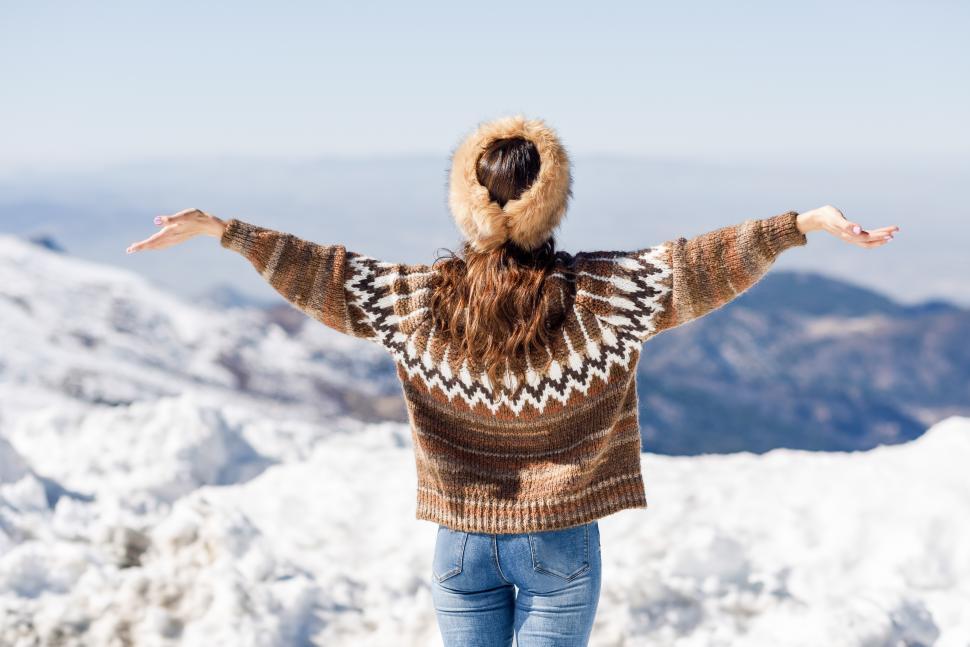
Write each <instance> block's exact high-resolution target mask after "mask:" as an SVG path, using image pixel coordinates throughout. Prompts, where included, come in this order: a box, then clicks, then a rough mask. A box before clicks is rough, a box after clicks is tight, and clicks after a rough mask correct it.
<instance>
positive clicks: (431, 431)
mask: <svg viewBox="0 0 970 647" xmlns="http://www.w3.org/2000/svg"><path fill="white" fill-rule="evenodd" d="M796 216H797V212H795V211H788V212H786V213H783V214H779V215H776V216H773V217H770V218H764V219H757V220H756V219H749V220H745V221H744V222H742V223H740V224H737V225H732V226H727V227H723V228H720V229H717V230H714V231H711V232H708V233H705V234H701V235H699V236H696V237H694V238H691V239H689V240H688V239H686V238H683V237H681V238H679V239H676V240H671V241H667V242H664V243H662V244H659V245H655V246H653V247H644V248H640V249H633V250H630V251H592V252H578V253H576V254H570V253H567V252H562V251H560V252H558V254H557V257H556V267H555V271H554V272H553V273H551V274H550V275H549V277H548V278H547V280H546V282H545V285H544V288H543V289H548V290H554V291H555V292H557V293H558V296H559V298H558V299H556V301H557V302H558V303H560V304H561V308H562V311H561V312H560V313H558V314H559V315H560V318H558V320H560V321H561V322H562V324H561V327H560V328H559V329H558V330H557V334H556V335H555V336H554V339H553V341H552V343H551V344H550V345H549V346H548V347H547V348H545V349H544V352H542V353H539V354H533V355H532V356H523V357H521V358H509V361H510V362H518V364H517V365H516V366H517V367H518V368H519V369H522V373H521V374H524V375H526V376H527V379H526V380H525V381H524V382H523V383H521V384H516V383H515V380H514V377H512V375H513V373H511V372H508V371H507V372H506V383H507V384H510V385H511V386H512V389H511V392H502V393H500V394H499V395H497V396H496V395H493V393H492V390H491V389H490V388H489V383H488V378H487V376H486V375H485V374H484V372H483V370H482V367H481V366H478V365H476V364H475V362H474V361H473V360H472V359H471V358H468V357H463V356H462V355H461V354H460V353H459V352H456V349H458V348H460V345H458V344H452V343H451V341H452V340H450V339H448V338H447V336H445V335H443V334H441V331H440V330H439V331H436V330H435V328H434V324H433V320H432V319H431V317H430V310H429V303H430V297H431V289H432V284H433V280H434V275H435V269H434V268H433V266H431V265H425V264H416V265H406V264H402V263H388V262H382V261H379V260H376V259H374V258H370V257H368V256H364V255H362V254H358V253H355V252H352V251H348V250H347V249H346V248H345V247H344V246H343V245H340V244H317V243H313V242H310V241H307V240H303V239H300V238H298V237H296V236H294V235H292V234H287V233H282V232H279V231H275V230H272V229H268V228H264V227H260V226H257V225H254V224H250V223H247V222H244V221H242V220H238V219H232V220H229V221H228V223H227V227H226V229H225V232H224V234H223V236H222V238H221V241H220V242H221V245H222V246H223V247H226V248H228V249H231V250H235V251H237V252H239V253H240V254H242V255H243V256H244V257H246V258H247V259H248V260H249V261H250V262H251V263H252V265H253V266H254V267H255V268H256V270H257V271H258V272H259V273H260V274H261V275H262V277H263V278H264V279H265V280H266V281H267V282H268V283H269V284H270V285H271V286H272V287H273V288H274V289H275V290H276V291H277V292H279V293H280V294H281V295H282V296H283V297H284V298H285V299H286V300H287V301H289V302H290V303H291V304H293V305H294V306H295V307H297V308H299V309H300V310H302V311H303V312H304V313H306V314H307V315H309V316H310V317H312V318H314V319H316V320H317V321H320V322H321V323H323V324H325V325H327V326H330V327H332V328H334V329H336V330H338V331H340V332H343V333H346V334H348V335H352V336H354V337H359V338H362V339H367V340H370V341H373V342H375V343H377V344H380V345H381V346H382V347H383V348H385V349H387V350H388V351H389V352H390V354H391V356H392V357H393V359H394V362H395V364H396V366H397V374H398V377H399V378H400V381H401V384H402V388H403V394H404V398H405V401H406V403H407V410H408V415H409V420H410V424H411V430H412V437H413V440H414V450H415V461H416V466H417V485H418V491H417V514H416V516H417V518H418V519H425V520H428V521H432V522H435V523H439V524H442V525H444V526H448V527H450V528H452V529H455V530H461V531H466V532H477V533H526V532H539V531H545V530H554V529H559V528H565V527H569V526H576V525H581V524H584V523H588V522H590V521H592V520H595V519H598V518H601V517H604V516H606V515H609V514H612V513H614V512H618V511H620V510H623V509H626V508H645V507H647V500H646V493H645V489H644V483H643V478H642V475H641V470H640V449H641V447H640V427H639V421H638V396H637V389H636V379H635V375H636V368H637V361H638V359H639V355H640V350H641V345H642V344H643V342H645V341H646V340H648V339H650V338H651V337H653V336H654V335H656V334H658V333H660V332H662V331H664V330H666V329H669V328H673V327H675V326H679V325H681V324H683V323H686V322H688V321H691V320H693V319H696V318H698V317H701V316H703V315H705V314H707V313H709V312H711V311H712V310H714V309H716V308H719V307H721V306H723V305H725V304H726V303H728V302H729V301H731V300H732V299H734V298H735V297H737V296H738V295H740V294H741V293H742V292H744V291H745V290H747V289H748V288H749V287H751V286H752V285H754V283H755V282H757V281H758V280H759V279H760V278H761V277H762V276H763V275H764V274H765V273H766V272H767V270H768V269H769V267H770V266H771V264H772V263H773V262H774V260H775V258H776V257H777V256H778V254H779V253H781V252H782V251H783V250H785V249H787V248H789V247H792V246H796V245H804V244H806V243H807V238H806V236H805V234H803V233H802V232H801V231H799V229H798V228H797V226H796V220H795V218H796Z"/></svg>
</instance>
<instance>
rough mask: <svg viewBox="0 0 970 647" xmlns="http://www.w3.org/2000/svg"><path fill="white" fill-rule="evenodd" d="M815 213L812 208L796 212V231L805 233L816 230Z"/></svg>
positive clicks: (816, 219)
mask: <svg viewBox="0 0 970 647" xmlns="http://www.w3.org/2000/svg"><path fill="white" fill-rule="evenodd" d="M817 215H818V214H816V213H815V211H814V210H812V211H805V212H802V213H800V214H798V215H797V216H796V217H795V226H796V227H798V231H800V232H802V233H803V234H807V233H808V232H810V231H815V230H817V229H818V228H819V226H818V218H817V217H816V216H817Z"/></svg>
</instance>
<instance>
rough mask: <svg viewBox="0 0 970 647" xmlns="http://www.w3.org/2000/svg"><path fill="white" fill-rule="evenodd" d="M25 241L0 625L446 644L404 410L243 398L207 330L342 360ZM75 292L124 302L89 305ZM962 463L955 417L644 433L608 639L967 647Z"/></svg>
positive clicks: (6, 402) (351, 350)
mask: <svg viewBox="0 0 970 647" xmlns="http://www.w3.org/2000/svg"><path fill="white" fill-rule="evenodd" d="M5 244H6V245H7V247H6V248H5V247H4V246H3V245H5ZM17 245H19V243H13V242H11V241H9V240H6V239H3V238H2V237H0V314H2V318H0V335H2V337H0V339H2V342H0V343H2V346H0V406H2V407H3V409H2V411H0V413H2V414H3V415H2V417H0V645H3V646H4V647H7V646H8V645H10V646H20V645H24V646H26V645H32V646H33V645H63V646H73V645H78V646H80V645H84V646H85V647H88V646H101V645H135V646H140V645H151V646H156V645H157V646H166V645H188V646H195V645H198V646H207V647H208V646H210V645H234V646H235V645H239V646H247V645H253V646H256V645H287V646H288V645H327V646H330V645H355V646H356V645H388V646H395V647H396V646H398V645H421V646H425V645H440V644H441V642H440V638H439V636H438V632H437V626H436V624H435V619H434V611H433V607H432V603H431V596H430V588H429V583H430V580H429V578H430V567H431V554H432V549H433V544H434V537H435V526H434V525H433V524H430V523H428V522H424V521H417V520H415V519H414V509H415V501H414V497H415V468H414V457H413V453H412V446H411V436H410V431H409V429H408V428H407V426H406V425H404V424H398V423H384V424H365V423H363V422H359V421H356V420H353V419H351V418H348V417H344V416H340V415H334V416H331V417H328V418H327V422H326V423H320V422H319V421H308V417H307V409H306V408H304V407H293V408H287V407H285V406H282V407H280V406H277V407H270V406H268V404H267V402H266V401H262V400H256V399H254V398H253V397H249V396H247V397H243V396H237V395H234V394H233V390H232V389H231V388H230V387H231V384H230V382H231V379H230V378H231V376H230V375H228V374H226V373H223V372H221V369H220V368H219V367H220V366H221V364H219V363H217V362H213V361H211V360H206V359H205V357H206V355H205V354H206V353H210V354H211V353H212V351H211V350H207V348H208V347H207V346H206V344H216V343H218V344H222V346H221V348H223V349H224V348H225V347H226V345H227V344H230V343H231V344H234V345H237V346H238V345H239V342H238V336H240V335H242V336H243V337H245V338H246V339H248V340H249V341H248V342H247V348H250V349H253V348H255V349H261V350H262V352H271V353H272V354H273V357H272V358H266V359H252V360H250V361H251V362H252V363H253V366H255V367H256V369H258V368H259V366H266V370H267V371H270V372H274V371H275V372H277V373H278V374H280V375H282V374H283V373H284V370H285V368H286V367H287V366H288V365H289V364H292V365H293V366H295V367H297V368H298V370H297V376H295V377H294V376H292V375H288V376H286V377H285V378H281V379H287V380H289V381H291V382H293V381H296V380H299V379H300V376H303V377H304V379H309V376H314V377H316V378H319V379H325V378H326V376H327V372H328V371H339V366H340V364H339V363H336V362H329V360H328V362H329V363H324V364H323V365H320V364H318V363H317V362H316V361H310V360H308V359H307V354H306V349H305V348H303V347H302V346H301V345H300V344H303V343H307V344H309V343H310V342H302V341H300V340H297V341H293V340H290V339H285V338H283V337H278V338H276V339H275V340H274V341H272V342H266V341H261V340H259V339H258V338H256V336H255V333H252V332H247V333H242V332H238V333H237V332H235V331H236V327H239V328H246V327H245V326H242V325H241V324H239V325H238V326H237V324H235V323H233V322H232V321H231V320H228V319H213V318H211V317H210V315H209V314H208V313H203V312H202V311H200V310H197V309H193V308H192V307H191V306H190V305H189V304H185V303H181V302H177V301H175V300H165V299H170V297H165V296H164V295H156V294H155V293H151V294H150V295H149V296H150V297H151V299H147V300H146V299H144V298H142V296H140V295H142V293H143V291H144V290H145V289H148V288H146V287H145V285H144V284H141V283H137V282H134V283H132V281H134V279H132V278H131V277H130V276H128V275H126V274H125V273H118V274H116V275H112V276H108V275H106V274H97V272H96V271H95V269H92V268H91V267H89V266H82V265H77V266H76V267H75V266H72V265H70V264H71V263H74V262H75V261H73V260H72V259H57V258H53V255H50V254H49V253H47V252H43V251H40V250H38V251H37V252H36V253H34V252H33V251H32V250H29V249H27V248H22V247H18V246H17ZM11 250H13V251H11ZM5 253H6V258H7V259H8V261H9V259H10V258H13V257H15V258H16V262H13V261H11V262H8V263H6V264H4V262H3V260H4V258H5V257H4V254H5ZM17 254H20V256H16V255H17ZM58 263H64V264H66V265H63V266H58V265H57V264H58ZM25 267H26V268H27V269H24V268H25ZM15 268H19V269H15ZM52 268H53V269H52ZM72 268H73V269H74V270H76V271H74V272H73V273H72V277H71V279H70V280H68V279H61V280H63V281H66V285H67V286H68V287H65V288H55V287H52V286H51V285H48V283H50V280H49V277H50V276H51V275H49V274H48V273H49V272H52V271H53V270H57V274H59V275H63V273H64V271H65V269H72ZM85 268H87V269H85ZM105 271H107V270H105ZM15 272H20V274H17V275H16V276H14V274H15ZM85 272H89V273H88V274H85ZM90 272H94V273H95V274H97V276H94V275H93V274H90ZM115 272H116V271H115ZM11 277H13V278H14V279H16V280H15V281H13V282H12V283H11V282H9V281H7V282H4V281H3V280H2V279H5V278H6V279H9V278H11ZM45 277H46V278H45ZM79 277H80V278H79ZM75 279H76V281H75V283H74V284H73V288H71V285H72V284H71V281H72V280H75ZM18 281H19V282H18ZM25 281H34V282H35V283H37V284H38V285H39V287H38V289H28V286H26V285H25V284H24V282H25ZM85 282H86V283H85ZM97 282H101V283H102V284H103V289H102V290H100V291H99V290H95V289H94V288H90V290H91V292H90V293H87V294H85V293H83V290H82V289H81V288H79V287H78V285H89V286H90V285H93V284H94V283H97ZM119 286H121V287H119ZM16 290H19V292H16ZM45 290H47V292H46V293H45ZM57 290H61V291H60V292H58V291H57ZM103 290H112V291H114V292H112V294H114V295H115V296H114V297H112V300H111V301H109V302H104V301H99V299H101V298H102V296H103ZM72 291H73V292H74V293H75V295H79V296H76V297H75V295H72V294H69V292H72ZM45 294H46V296H45ZM99 295H102V296H99ZM119 295H120V296H119ZM82 297H83V299H82ZM74 298H77V299H79V300H83V301H86V302H89V303H91V302H93V303H96V304H97V303H101V304H102V305H101V306H98V307H107V306H104V304H105V303H111V304H114V305H112V306H111V308H109V309H107V310H101V311H100V313H99V311H98V310H97V308H95V309H94V310H91V309H89V310H87V311H86V312H85V313H81V312H78V313H77V314H76V315H75V316H74V318H73V319H72V318H70V317H69V316H67V315H66V314H65V310H68V311H69V310H70V309H71V308H72V303H73V302H71V301H70V300H71V299H74ZM132 304H134V305H132ZM122 308H124V309H126V311H127V312H128V313H129V314H127V315H124V316H123V317H122V316H121V315H118V314H117V312H118V311H119V310H120V309H122ZM112 313H115V314H112ZM132 313H142V314H141V315H133V314H132ZM173 313H174V314H173ZM212 316H213V317H214V316H215V315H212ZM225 316H229V315H225ZM233 316H237V315H233ZM238 316H243V315H238ZM112 317H115V323H114V324H111V325H110V326H109V325H108V324H107V323H105V322H110V321H112ZM132 317H134V318H135V319H139V320H142V323H143V324H145V325H153V326H154V330H155V331H156V334H157V335H159V338H158V341H157V342H155V343H156V344H157V345H158V348H155V349H152V348H148V347H146V345H145V344H144V340H141V341H139V336H138V334H137V333H132V332H128V333H125V332H124V330H125V328H126V327H127V326H128V325H129V323H130V322H131V321H132ZM179 321H181V322H182V323H181V324H179V323H177V322H179ZM59 322H60V323H59ZM72 322H73V323H72ZM152 322H154V323H152ZM173 322H175V323H173ZM180 326H181V327H180ZM119 328H120V330H119ZM315 328H323V327H322V326H316V327H315ZM31 330H33V331H35V332H36V338H35V336H32V335H31V334H30V331H31ZM71 330H75V331H78V332H77V334H74V335H69V334H68V333H69V332H70V331H71ZM247 330H248V328H247ZM206 331H207V332H206ZM213 331H214V332H213ZM265 332H266V334H268V335H271V336H272V335H277V334H278V331H276V329H272V328H271V329H270V330H269V331H265ZM85 334H86V335H87V337H85V336H84V335H85ZM233 335H235V336H233ZM246 335H248V337H247V336H246ZM92 337H94V338H95V339H96V340H97V341H94V342H92V341H91V338H92ZM38 338H39V342H38ZM147 338H148V339H149V340H150V339H151V336H150V335H148V336H147ZM71 340H74V341H71ZM193 340H195V341H193ZM330 343H331V340H329V339H327V340H323V341H321V340H315V341H313V342H312V344H313V348H314V349H315V352H316V353H317V354H319V352H320V351H322V352H323V353H324V354H325V355H327V357H329V358H333V357H341V358H346V357H349V356H352V355H354V354H355V353H357V352H359V351H358V349H359V346H341V345H340V344H341V343H342V342H340V341H338V340H334V341H333V345H332V346H329V345H328V344H330ZM58 344H61V346H60V347H58ZM71 344H73V346H72V345H71ZM91 344H94V346H93V347H92V346H91ZM260 344H272V345H271V346H269V347H266V346H260ZM52 345H53V346H52ZM179 346H185V347H186V348H187V350H185V349H183V350H182V351H181V352H182V353H183V355H180V356H170V355H168V354H167V353H168V350H167V349H168V348H176V347H179ZM98 349H100V350H98ZM172 352H179V351H172ZM72 353H73V355H72ZM257 354H258V353H257ZM364 360H366V361H371V359H370V358H369V356H365V357H364V358H363V360H362V361H364ZM341 361H343V360H341ZM258 362H263V364H258ZM84 363H87V365H88V367H89V369H88V370H87V371H86V372H85V373H84V375H85V376H86V377H85V380H86V381H82V383H83V388H80V387H79V390H78V391H76V392H75V391H65V389H64V388H62V387H63V382H62V381H61V379H62V378H63V377H64V376H65V375H68V374H70V373H71V371H76V369H77V366H79V365H82V364H84ZM139 364H144V365H145V366H150V367H154V369H153V370H154V372H152V371H149V370H147V369H146V371H145V372H140V371H138V370H136V369H137V367H138V365H139ZM335 367H336V368H335ZM348 370H351V369H348ZM116 372H117V373H118V377H117V379H116V380H115V381H114V382H112V381H111V376H112V375H113V374H115V373H116ZM196 374H198V375H202V376H203V377H202V378H201V379H199V380H194V378H193V376H194V375H196ZM252 379H255V380H259V379H260V378H259V376H254V377H253V378H252ZM361 379H362V378H361ZM362 381H364V382H366V380H363V379H362ZM223 382H224V383H225V384H224V385H223ZM267 388H268V387H267ZM361 388H363V389H366V385H364V386H362V387H361ZM156 390H157V391H158V392H157V393H156V392H155V391H156ZM92 393H93V394H96V395H97V394H101V395H103V396H104V397H100V396H99V397H86V396H90V395H91V394H92ZM125 394H128V395H132V396H136V397H132V398H131V401H130V402H120V403H119V400H124V399H125V397H123V396H125ZM321 406H322V410H323V411H327V410H328V409H327V407H328V406H329V405H327V404H326V403H324V404H323V405H321ZM334 410H335V411H336V410H337V408H336V407H335V408H334ZM317 411H319V410H317ZM968 465H970V418H958V417H953V418H950V419H948V420H946V421H943V422H941V423H939V424H937V425H935V426H934V427H932V428H931V429H929V430H928V431H927V433H926V434H925V435H924V436H922V437H921V438H919V439H917V440H916V441H913V442H911V443H908V444H905V445H894V446H885V447H880V448H877V449H875V450H872V451H868V452H858V453H809V452H799V451H792V450H775V451H772V452H769V453H768V454H764V455H760V456H758V455H753V454H734V455H723V456H713V455H712V456H700V457H690V458H686V457H668V456H658V455H652V454H644V455H643V471H644V475H645V480H646V486H647V498H648V501H649V504H650V507H649V508H648V509H646V510H628V511H624V512H621V513H618V514H615V515H612V516H610V517H607V518H605V519H603V520H602V521H601V529H602V550H603V564H604V573H603V593H602V598H601V601H600V607H599V611H598V615H597V621H596V626H595V628H594V631H593V639H592V642H591V644H593V645H600V646H606V645H611V646H612V645H615V646H621V645H622V646H629V645H651V646H652V645H671V646H678V647H688V646H689V647H712V646H720V645H723V646H732V647H733V646H736V645H750V646H771V647H776V646H796V645H797V646H806V647H808V646H811V647H816V646H820V645H825V646H866V647H879V646H886V647H890V646H891V647H896V646H902V645H909V646H916V645H927V646H928V645H938V646H940V647H957V646H958V647H967V646H968V645H970V469H968Z"/></svg>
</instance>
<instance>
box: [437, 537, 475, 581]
mask: <svg viewBox="0 0 970 647" xmlns="http://www.w3.org/2000/svg"><path fill="white" fill-rule="evenodd" d="M467 541H468V533H467V532H462V531H460V530H452V529H451V528H447V527H445V526H442V525H439V526H438V537H437V539H436V540H435V545H434V557H433V558H432V560H431V572H432V575H434V578H435V581H437V582H444V581H445V580H447V579H449V578H452V577H454V576H456V575H458V574H459V573H461V569H462V563H463V562H464V559H465V543H466V542H467Z"/></svg>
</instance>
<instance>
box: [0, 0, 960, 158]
mask: <svg viewBox="0 0 970 647" xmlns="http://www.w3.org/2000/svg"><path fill="white" fill-rule="evenodd" d="M968 33H970V4H968V3H966V2H957V1H952V2H951V1H942V0H941V1H933V2H920V3H915V2H866V1H862V2H851V3H846V2H798V3H795V2H735V3H723V2H677V3H673V2H665V3H660V2H649V3H648V2H624V3H617V2H597V3H578V2H575V3H574V2H555V3H528V2H489V3H457V2H421V3H397V2H395V3H391V2H385V3H374V2H353V3H345V2H341V3H333V2H279V3H268V2H258V3H257V2H232V3H229V2H223V3H216V2H209V3H200V2H182V1H166V2H135V3H133V2H84V3H60V2H56V3H55V2H43V1H40V2H29V3H3V5H2V7H0V78H2V79H3V83H2V84H0V141H2V145H0V170H3V171H11V170H13V171H16V170H23V169H29V168H37V167H43V168H45V169H50V168H53V167H67V168H87V167H96V166H97V165H99V164H104V163H112V162H118V161H122V160H128V159H144V158H158V157H180V156H218V155H224V154H238V155H253V156H273V155H278V156H284V157H294V156H295V157H300V156H305V157H313V156H319V155H362V156H368V155H370V156H373V155H401V154H415V153H420V154H434V155H440V154H442V153H446V152H447V151H449V150H450V149H451V148H452V147H453V146H454V145H455V144H456V143H457V141H458V139H459V138H460V136H461V135H462V134H463V133H465V132H467V131H469V130H470V129H471V127H473V125H474V124H475V123H477V122H478V121H481V120H484V119H487V118H492V117H496V116H499V115H501V114H506V113H512V112H521V113H524V114H526V115H527V116H538V117H542V118H545V119H546V120H547V121H548V122H549V123H550V124H551V125H552V126H553V127H555V128H556V129H557V130H558V131H559V133H560V135H561V136H562V137H563V139H564V141H565V142H566V145H567V147H568V148H569V149H570V151H571V152H573V153H577V154H585V153H619V154H631V155H658V156H668V157H686V158H695V159H717V160H731V159H741V158H754V159H757V158H761V159H765V158H769V159H770V158H772V157H777V156H784V157H786V158H791V157H798V158H812V159H816V160H824V159H828V158H838V157H853V158H858V159H885V158H887V157H891V158H906V157H912V156H916V157H929V156H933V157H936V158H940V157H943V158H947V157H959V158H965V157H966V156H967V155H968V154H970V128H968V127H967V124H966V116H967V115H968V114H970V83H967V82H966V81H967V79H970V46H968V45H967V34H968Z"/></svg>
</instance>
